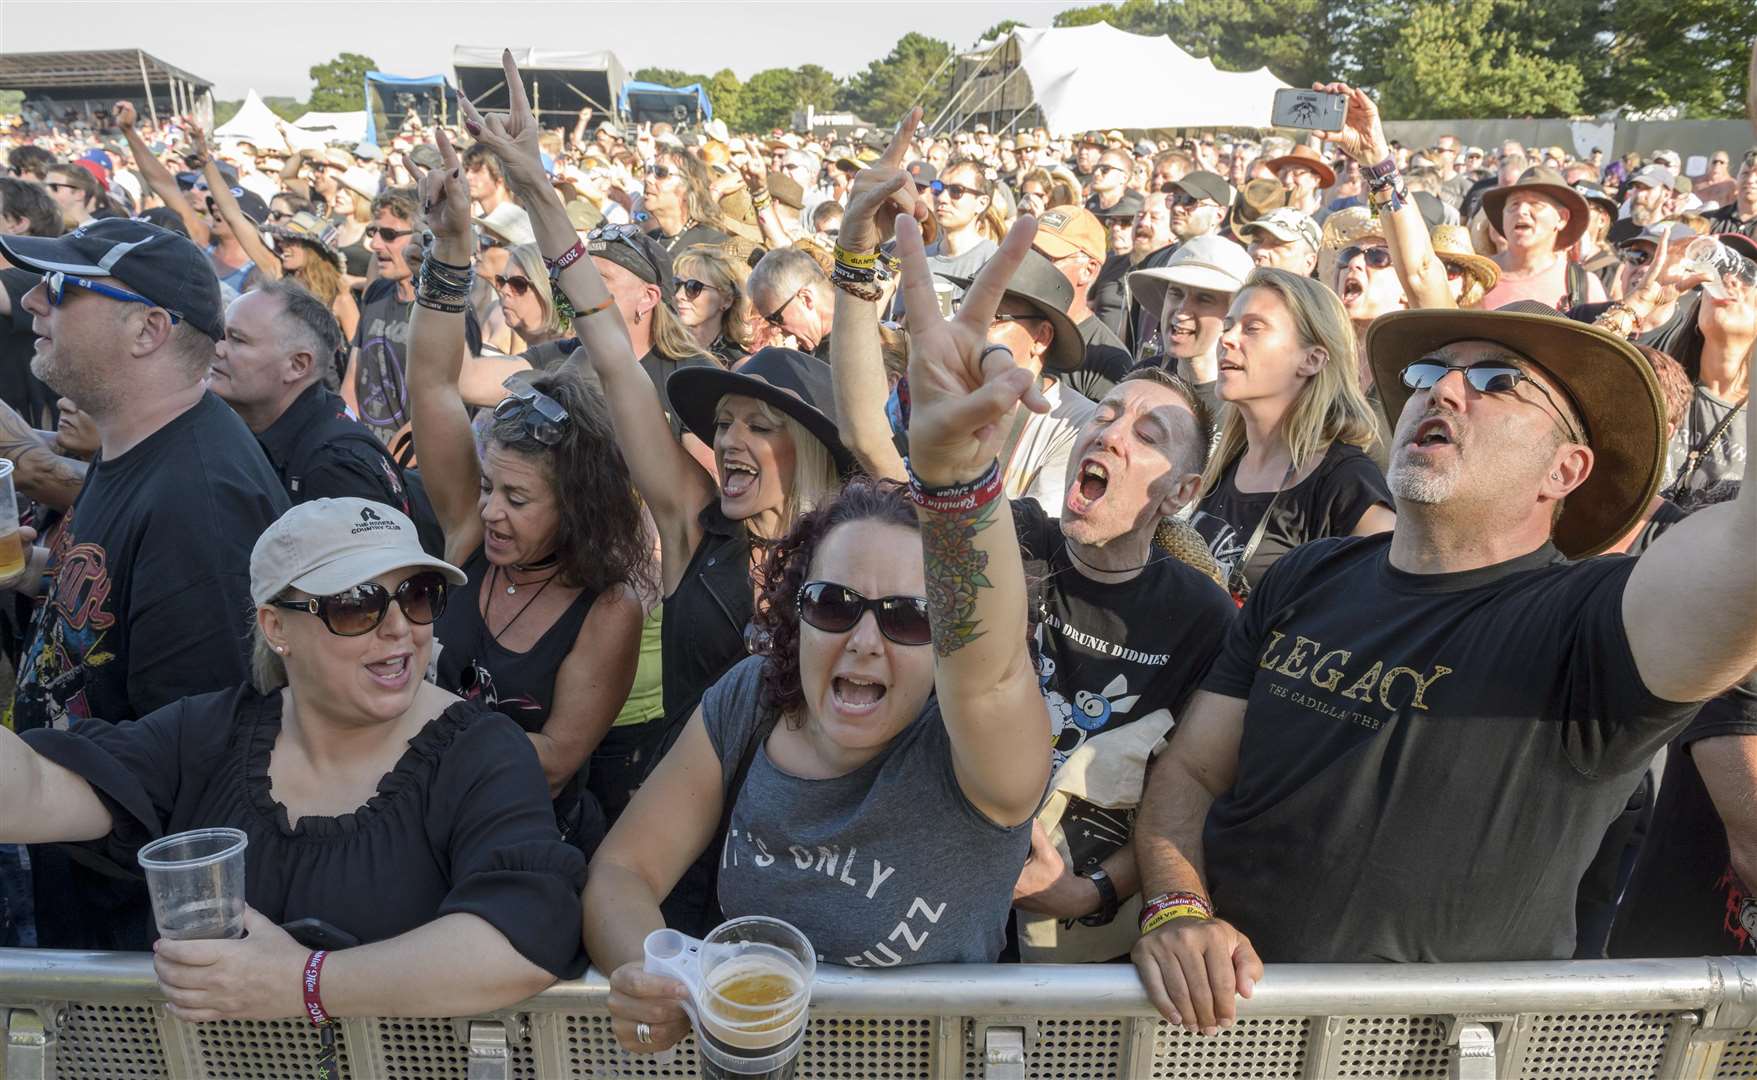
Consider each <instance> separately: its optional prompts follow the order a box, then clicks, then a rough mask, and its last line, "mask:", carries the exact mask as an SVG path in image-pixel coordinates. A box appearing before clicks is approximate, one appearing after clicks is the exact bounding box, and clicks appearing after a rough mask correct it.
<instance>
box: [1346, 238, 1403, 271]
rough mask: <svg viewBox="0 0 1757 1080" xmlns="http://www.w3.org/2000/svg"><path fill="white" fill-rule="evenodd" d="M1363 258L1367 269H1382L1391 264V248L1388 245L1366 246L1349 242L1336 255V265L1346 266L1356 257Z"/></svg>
mask: <svg viewBox="0 0 1757 1080" xmlns="http://www.w3.org/2000/svg"><path fill="white" fill-rule="evenodd" d="M1363 257H1364V258H1365V259H1366V263H1367V267H1368V269H1371V270H1383V269H1385V268H1386V267H1387V266H1390V265H1391V249H1390V248H1388V247H1366V246H1363V245H1361V244H1350V245H1349V246H1348V247H1345V248H1343V249H1342V253H1341V254H1339V255H1337V256H1336V265H1337V266H1347V265H1348V264H1349V263H1351V262H1353V261H1354V260H1355V259H1358V258H1363Z"/></svg>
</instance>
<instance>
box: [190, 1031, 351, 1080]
mask: <svg viewBox="0 0 1757 1080" xmlns="http://www.w3.org/2000/svg"><path fill="white" fill-rule="evenodd" d="M188 1026H189V1027H190V1029H191V1030H193V1031H194V1032H195V1040H196V1047H197V1052H198V1053H199V1054H200V1056H201V1068H202V1072H203V1074H204V1075H206V1076H207V1077H208V1078H209V1080H285V1078H286V1077H293V1076H309V1075H311V1071H312V1067H313V1065H314V1064H315V1063H316V1061H317V1048H318V1039H317V1029H316V1028H314V1027H312V1026H311V1021H309V1020H307V1019H305V1018H304V1017H302V1016H301V1017H298V1018H297V1019H292V1018H289V1019H284V1020H215V1021H212V1022H210V1023H205V1024H190V1025H188ZM339 1034H340V1033H339V1032H338V1036H339ZM336 1064H337V1065H338V1066H339V1067H340V1070H339V1071H340V1072H341V1080H353V1076H354V1070H353V1068H352V1066H350V1065H349V1063H348V1044H347V1041H346V1040H344V1039H341V1038H339V1037H338V1038H337V1039H336ZM179 1080H181V1078H179Z"/></svg>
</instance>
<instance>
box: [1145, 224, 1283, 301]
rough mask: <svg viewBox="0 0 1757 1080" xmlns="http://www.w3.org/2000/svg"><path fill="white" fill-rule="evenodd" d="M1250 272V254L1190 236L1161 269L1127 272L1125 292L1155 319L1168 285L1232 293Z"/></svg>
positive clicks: (1253, 266)
mask: <svg viewBox="0 0 1757 1080" xmlns="http://www.w3.org/2000/svg"><path fill="white" fill-rule="evenodd" d="M1254 269H1256V264H1255V263H1254V262H1253V261H1252V260H1251V256H1250V253H1249V252H1247V251H1246V250H1245V249H1244V248H1242V247H1240V246H1239V245H1238V244H1236V243H1234V242H1233V241H1231V240H1228V239H1227V238H1226V237H1224V236H1212V235H1210V236H1193V237H1191V238H1190V239H1188V240H1185V241H1184V242H1183V243H1181V244H1179V245H1178V246H1177V250H1176V251H1173V252H1172V253H1171V258H1170V259H1169V260H1168V261H1167V262H1166V264H1165V265H1164V266H1155V267H1151V268H1149V269H1146V270H1133V271H1130V273H1129V292H1130V293H1131V294H1132V295H1133V296H1134V298H1135V299H1136V300H1137V301H1139V302H1140V304H1141V307H1142V309H1144V310H1145V311H1147V312H1148V313H1149V314H1152V315H1157V314H1158V312H1159V310H1160V309H1161V308H1163V307H1164V306H1165V290H1166V288H1167V287H1169V286H1171V285H1182V286H1184V287H1185V288H1190V289H1210V290H1212V291H1214V292H1222V293H1235V292H1238V291H1239V290H1240V289H1242V288H1244V285H1245V279H1246V278H1248V277H1250V276H1251V271H1252V270H1254Z"/></svg>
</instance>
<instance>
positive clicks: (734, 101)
mask: <svg viewBox="0 0 1757 1080" xmlns="http://www.w3.org/2000/svg"><path fill="white" fill-rule="evenodd" d="M707 86H708V102H709V104H711V105H713V107H714V115H715V116H716V117H718V118H719V119H721V120H724V121H726V125H727V126H728V127H730V128H731V129H732V130H733V131H743V130H744V128H743V127H742V126H740V124H739V120H738V110H739V107H740V99H741V98H743V96H744V85H743V84H742V83H740V82H739V81H738V76H736V75H734V74H732V69H731V68H721V69H720V70H719V71H716V72H714V74H713V75H712V76H710V77H709V79H708V80H707Z"/></svg>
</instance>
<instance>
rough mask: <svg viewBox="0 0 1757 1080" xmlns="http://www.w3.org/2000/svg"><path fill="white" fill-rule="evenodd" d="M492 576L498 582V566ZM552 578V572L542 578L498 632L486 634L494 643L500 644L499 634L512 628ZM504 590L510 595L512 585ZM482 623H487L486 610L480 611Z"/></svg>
mask: <svg viewBox="0 0 1757 1080" xmlns="http://www.w3.org/2000/svg"><path fill="white" fill-rule="evenodd" d="M493 577H494V580H495V581H496V582H498V581H499V580H500V567H498V566H496V567H495V568H494V573H493ZM554 580H555V575H554V574H550V575H549V576H548V577H546V578H544V579H543V581H542V583H540V584H538V585H537V591H536V592H534V593H532V594H531V598H530V599H529V600H526V601H525V603H524V606H523V607H521V608H519V609H518V610H517V611H515V612H513V616H512V618H510V619H508V620H506V625H505V626H503V627H501V628H500V631H499V633H495V632H493V631H490V632H489V635H488V636H489V637H491V638H493V639H494V643H495V644H496V645H498V644H500V637H501V635H502V634H505V633H506V632H507V631H508V630H511V629H512V624H513V623H516V622H518V621H519V617H520V616H522V615H523V614H524V613H525V612H527V611H529V610H530V609H531V605H532V604H535V603H536V602H537V597H539V596H542V595H543V590H544V589H547V588H548V587H549V583H550V582H551V581H554ZM525 584H527V585H529V584H532V583H531V582H528V581H527V582H525ZM506 592H507V595H508V596H511V595H512V593H513V590H512V586H510V585H509V586H507V589H506ZM491 595H492V594H491ZM482 623H483V625H487V623H488V613H487V612H486V611H484V612H483V613H482Z"/></svg>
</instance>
